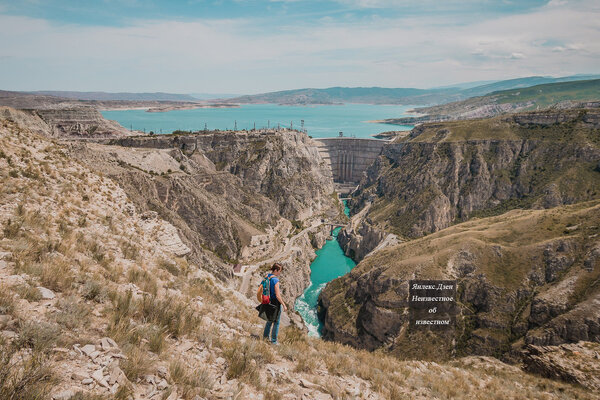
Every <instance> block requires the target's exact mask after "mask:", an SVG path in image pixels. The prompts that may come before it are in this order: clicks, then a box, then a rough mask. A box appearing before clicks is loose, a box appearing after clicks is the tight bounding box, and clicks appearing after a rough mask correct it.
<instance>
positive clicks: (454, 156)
mask: <svg viewBox="0 0 600 400" xmlns="http://www.w3.org/2000/svg"><path fill="white" fill-rule="evenodd" d="M599 116H600V111H590V112H586V113H583V114H582V113H575V112H571V113H569V112H565V114H564V115H562V114H561V115H552V114H547V113H546V114H542V113H533V114H523V115H515V116H513V117H510V118H507V119H504V120H501V119H499V118H496V119H491V120H482V121H472V122H461V123H448V124H443V125H426V126H422V127H419V128H416V129H415V130H414V131H413V132H412V133H411V135H410V136H409V138H407V139H404V140H399V141H396V142H395V143H392V144H390V145H388V146H386V147H385V148H384V150H383V153H382V156H380V157H379V159H378V160H377V161H376V162H375V163H374V164H373V165H372V166H371V168H369V170H368V171H367V176H366V178H365V179H364V180H363V181H362V182H361V184H360V186H359V190H358V192H357V193H356V194H355V195H354V198H353V200H352V201H351V202H350V205H351V207H352V209H353V210H354V211H358V210H360V209H361V208H362V207H364V206H365V205H366V204H368V203H372V206H371V209H370V210H369V212H368V214H367V218H368V219H369V220H371V221H372V223H373V224H374V225H375V226H376V227H378V228H380V229H383V230H386V231H391V232H394V233H397V234H399V235H403V236H407V237H412V238H414V237H419V236H423V235H425V234H429V233H432V232H436V231H438V230H440V229H444V228H446V227H448V226H450V225H451V224H453V223H456V222H460V221H465V220H467V219H469V218H471V217H475V216H487V215H497V214H501V213H502V212H505V211H508V210H510V209H513V208H548V207H555V206H557V205H560V204H573V203H576V202H578V201H586V200H590V199H594V198H598V197H599V196H600V180H599V179H598V171H597V162H598V160H599V159H600V146H599V145H600V133H599V127H600V125H598V122H597V120H598V117H599Z"/></svg>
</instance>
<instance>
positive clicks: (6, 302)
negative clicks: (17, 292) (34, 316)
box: [0, 285, 15, 316]
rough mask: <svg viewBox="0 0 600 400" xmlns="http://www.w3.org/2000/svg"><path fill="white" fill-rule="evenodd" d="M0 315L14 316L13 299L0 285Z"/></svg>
mask: <svg viewBox="0 0 600 400" xmlns="http://www.w3.org/2000/svg"><path fill="white" fill-rule="evenodd" d="M0 314H8V315H12V316H14V315H15V298H14V296H13V294H12V292H11V291H10V290H9V289H8V288H7V287H5V286H3V285H0Z"/></svg>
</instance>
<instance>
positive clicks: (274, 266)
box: [271, 263, 283, 272]
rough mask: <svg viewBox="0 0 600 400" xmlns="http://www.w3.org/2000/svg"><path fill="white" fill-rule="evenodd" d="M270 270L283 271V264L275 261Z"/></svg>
mask: <svg viewBox="0 0 600 400" xmlns="http://www.w3.org/2000/svg"><path fill="white" fill-rule="evenodd" d="M271 271H272V272H275V271H283V265H281V264H279V263H275V264H273V266H272V267H271Z"/></svg>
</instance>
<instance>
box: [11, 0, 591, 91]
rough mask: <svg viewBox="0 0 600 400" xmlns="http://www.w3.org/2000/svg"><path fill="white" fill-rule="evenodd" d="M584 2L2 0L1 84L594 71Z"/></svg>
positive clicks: (281, 85) (225, 83)
mask: <svg viewBox="0 0 600 400" xmlns="http://www.w3.org/2000/svg"><path fill="white" fill-rule="evenodd" d="M599 17H600V4H598V2H596V1H591V0H572V1H563V0H551V1H547V0H528V1H519V2H513V1H485V2H478V1H474V0H451V1H448V2H444V4H438V2H433V1H432V0H425V1H423V2H420V3H418V4H413V2H409V1H405V0H399V1H391V0H331V1H319V2H317V1H311V0H307V1H296V0H271V1H251V0H223V1H215V2H207V1H201V0H186V1H173V2H166V1H157V0H155V1H143V2H142V1H139V0H128V1H124V2H120V1H115V0H104V1H102V2H94V1H89V0H84V1H74V0H69V1H57V0H50V1H46V2H43V3H42V2H38V1H34V0H27V1H23V2H18V3H11V2H8V1H6V0H0V37H1V38H2V41H0V72H1V74H0V88H2V89H4V90H18V91H36V90H64V91H104V92H166V93H209V94H210V93H219V94H224V93H243V94H255V93H264V92H272V91H280V90H290V89H298V88H326V87H335V86H344V87H359V86H360V87H374V86H379V87H394V88H401V87H415V88H434V87H441V86H451V85H457V84H460V83H463V82H473V81H490V80H491V81H497V80H504V79H513V78H519V77H527V76H554V77H557V76H567V75H575V74H594V73H597V69H598V65H599V63H598V61H599V60H600V57H599V56H600V40H599V39H600V18H599Z"/></svg>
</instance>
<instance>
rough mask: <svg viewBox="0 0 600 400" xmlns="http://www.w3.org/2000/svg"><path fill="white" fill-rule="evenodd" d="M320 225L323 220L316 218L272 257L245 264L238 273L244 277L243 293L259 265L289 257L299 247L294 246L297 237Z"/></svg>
mask: <svg viewBox="0 0 600 400" xmlns="http://www.w3.org/2000/svg"><path fill="white" fill-rule="evenodd" d="M320 225H321V220H320V219H314V220H313V221H312V222H311V225H310V226H309V227H307V228H304V229H303V230H301V231H300V232H298V233H297V234H295V235H294V236H292V237H291V238H289V239H288V240H287V242H286V243H285V245H284V246H283V249H282V250H281V251H279V252H277V253H275V255H273V256H272V257H270V258H267V259H265V260H261V261H260V262H258V263H255V264H248V265H243V266H242V271H243V272H241V273H239V274H236V275H237V276H241V277H242V283H241V284H240V289H239V291H240V292H241V293H242V294H244V295H246V291H247V290H248V285H249V284H250V278H251V277H252V274H253V273H254V271H256V270H257V269H258V267H259V266H261V265H263V264H271V263H275V262H277V261H280V260H283V259H285V258H287V257H288V256H289V255H290V253H291V252H292V251H293V250H298V249H299V248H298V247H294V243H295V242H296V239H298V238H299V237H300V236H302V235H304V234H305V233H306V232H308V231H311V230H313V229H315V228H318V227H319V226H320Z"/></svg>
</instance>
